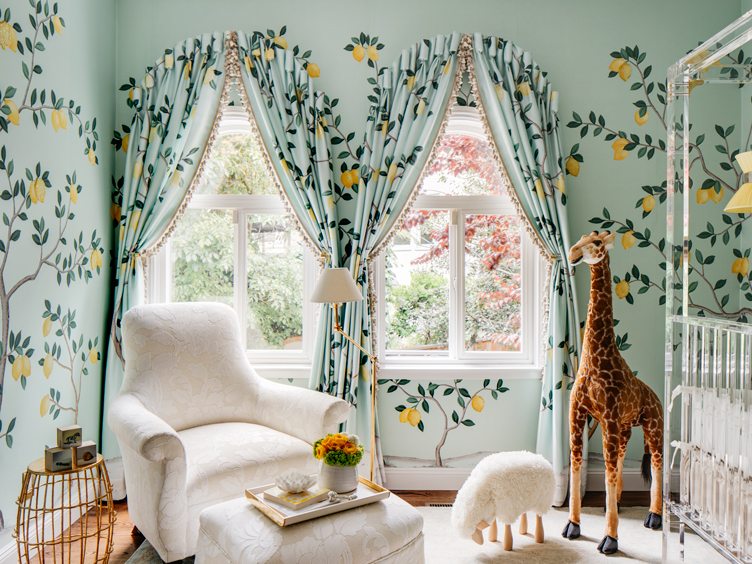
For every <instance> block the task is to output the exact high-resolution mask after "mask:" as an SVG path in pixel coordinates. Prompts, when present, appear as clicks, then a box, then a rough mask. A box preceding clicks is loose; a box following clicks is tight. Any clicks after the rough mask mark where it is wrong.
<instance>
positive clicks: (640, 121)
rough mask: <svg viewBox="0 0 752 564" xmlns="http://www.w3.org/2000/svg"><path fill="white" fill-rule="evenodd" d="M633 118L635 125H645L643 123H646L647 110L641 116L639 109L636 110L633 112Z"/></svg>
mask: <svg viewBox="0 0 752 564" xmlns="http://www.w3.org/2000/svg"><path fill="white" fill-rule="evenodd" d="M634 120H635V123H636V124H637V125H639V126H641V127H642V126H643V125H645V124H646V123H647V122H648V113H647V112H645V115H644V116H641V115H640V110H637V111H636V112H635V113H634Z"/></svg>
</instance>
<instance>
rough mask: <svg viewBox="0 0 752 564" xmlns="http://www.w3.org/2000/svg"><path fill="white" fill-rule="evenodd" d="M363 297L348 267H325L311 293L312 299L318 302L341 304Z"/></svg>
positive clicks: (356, 300)
mask: <svg viewBox="0 0 752 564" xmlns="http://www.w3.org/2000/svg"><path fill="white" fill-rule="evenodd" d="M362 299H363V295H362V294H361V293H360V290H359V289H358V285H357V284H355V280H353V277H352V274H350V271H349V270H348V269H346V268H325V269H324V270H323V272H322V273H321V276H320V277H319V281H318V283H317V284H316V288H314V290H313V293H312V294H311V301H312V302H314V303H317V304H341V303H345V302H358V301H360V300H362Z"/></svg>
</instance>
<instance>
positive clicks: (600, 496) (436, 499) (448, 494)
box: [73, 490, 650, 564]
mask: <svg viewBox="0 0 752 564" xmlns="http://www.w3.org/2000/svg"><path fill="white" fill-rule="evenodd" d="M394 493H395V494H396V495H398V496H400V497H401V498H402V499H404V500H405V501H407V502H408V503H410V504H411V505H414V506H416V507H419V506H424V505H428V504H429V503H449V504H451V503H453V502H454V498H455V496H456V495H457V492H456V491H447V490H432V491H427V490H406V491H399V490H395V491H394ZM605 502H606V496H605V492H588V493H586V494H585V499H584V500H583V502H582V504H583V506H584V507H604V505H605ZM649 504H650V494H649V492H624V494H623V495H622V502H621V505H623V506H624V507H630V506H646V505H649ZM115 511H117V523H115V532H114V534H113V551H112V554H111V555H110V563H111V564H124V563H125V562H126V561H127V560H128V558H130V557H131V555H132V554H133V553H134V552H135V550H136V549H137V548H138V547H139V546H140V545H141V543H142V542H143V540H144V537H143V536H141V534H140V533H138V531H134V526H133V522H132V521H131V520H130V517H129V516H128V503H127V502H126V501H118V502H115ZM74 526H78V525H74ZM73 561H75V559H74V560H73Z"/></svg>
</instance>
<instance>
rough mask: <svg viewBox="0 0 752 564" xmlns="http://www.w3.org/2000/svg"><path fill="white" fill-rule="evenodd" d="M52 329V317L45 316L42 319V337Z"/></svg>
mask: <svg viewBox="0 0 752 564" xmlns="http://www.w3.org/2000/svg"><path fill="white" fill-rule="evenodd" d="M51 330H52V319H51V318H49V317H45V318H44V319H43V320H42V337H46V336H47V335H49V334H50V331H51Z"/></svg>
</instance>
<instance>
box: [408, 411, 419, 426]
mask: <svg viewBox="0 0 752 564" xmlns="http://www.w3.org/2000/svg"><path fill="white" fill-rule="evenodd" d="M407 422H408V423H410V425H412V426H413V427H416V426H417V425H418V423H420V412H419V411H418V410H417V409H410V414H409V415H408V416H407Z"/></svg>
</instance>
